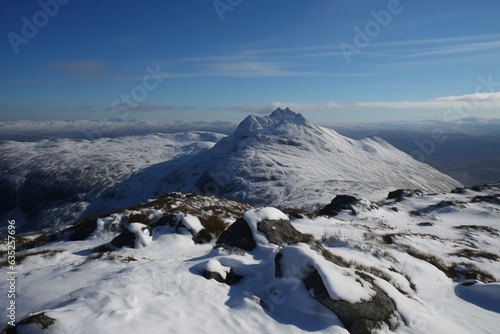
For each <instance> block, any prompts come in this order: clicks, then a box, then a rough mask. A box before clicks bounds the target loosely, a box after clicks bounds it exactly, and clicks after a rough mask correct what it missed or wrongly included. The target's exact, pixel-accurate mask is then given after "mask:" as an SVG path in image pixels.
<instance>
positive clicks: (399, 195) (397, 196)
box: [387, 189, 423, 202]
mask: <svg viewBox="0 0 500 334" xmlns="http://www.w3.org/2000/svg"><path fill="white" fill-rule="evenodd" d="M414 195H417V196H421V195H423V192H422V191H420V190H410V189H398V190H394V191H391V192H389V194H388V195H387V199H394V200H396V201H397V202H399V201H402V200H403V199H404V198H405V197H413V196H414Z"/></svg>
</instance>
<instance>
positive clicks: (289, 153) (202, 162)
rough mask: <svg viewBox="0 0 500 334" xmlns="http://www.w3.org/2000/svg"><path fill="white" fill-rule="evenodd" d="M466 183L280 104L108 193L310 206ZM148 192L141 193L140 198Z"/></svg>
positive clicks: (123, 197) (126, 198)
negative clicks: (190, 195)
mask: <svg viewBox="0 0 500 334" xmlns="http://www.w3.org/2000/svg"><path fill="white" fill-rule="evenodd" d="M139 185H140V186H139ZM459 186H461V184H460V183H459V182H457V181H456V180H453V179H452V178H450V177H449V176H446V175H444V174H442V173H440V172H439V171H437V170H435V169H434V168H432V167H430V166H428V165H425V164H422V163H420V162H418V161H416V160H414V159H413V158H411V157H410V156H409V155H407V154H406V153H403V152H401V151H399V150H397V149H396V148H394V147H393V146H392V145H390V144H389V143H387V142H385V141H383V140H382V139H379V138H365V139H362V140H353V139H350V138H347V137H344V136H341V135H339V134H338V133H336V132H335V131H333V130H330V129H326V128H323V127H320V126H317V125H315V124H313V123H311V122H309V121H307V120H306V119H305V118H304V117H303V116H302V115H301V114H298V113H295V112H293V111H291V110H290V109H288V108H286V109H279V108H278V109H276V110H275V111H274V112H273V113H271V115H269V116H255V115H250V116H248V117H246V118H245V119H244V120H243V121H242V122H241V123H240V124H239V126H238V127H237V129H236V130H235V131H234V132H233V133H232V134H230V135H229V136H227V137H225V138H222V139H221V140H220V141H219V142H217V143H216V144H215V145H214V146H213V147H212V148H211V149H209V150H206V151H203V152H201V153H198V154H194V155H192V156H187V157H186V156H183V157H181V158H180V159H178V160H172V161H168V162H166V163H164V164H158V165H156V166H153V167H152V168H151V169H149V170H144V171H141V172H139V173H138V174H136V175H135V176H133V177H131V178H130V179H128V180H126V181H125V182H124V183H122V184H120V185H117V186H116V187H112V189H109V190H108V191H107V192H106V194H105V198H107V199H109V198H113V197H114V198H119V201H121V204H122V206H125V205H130V204H132V203H133V202H134V201H137V200H139V201H144V200H146V199H147V198H146V197H148V196H152V197H153V196H157V195H161V194H164V193H168V192H171V191H181V192H195V193H200V194H214V195H220V196H223V197H227V198H231V199H236V200H240V201H245V202H249V203H251V204H255V205H271V206H278V207H300V208H306V209H311V208H313V207H317V206H318V205H323V204H326V203H327V202H328V201H330V200H331V198H333V197H334V196H335V195H336V194H339V193H352V194H354V195H357V196H361V197H367V198H369V199H371V200H379V199H382V198H383V197H384V196H385V195H386V194H387V193H388V192H389V191H390V190H395V189H400V188H408V189H420V190H423V191H425V192H442V191H449V190H451V189H453V188H455V187H459ZM131 189H133V190H132V191H131ZM141 192H142V193H143V195H141V196H142V199H141V198H140V197H137V196H136V195H137V194H139V193H141ZM96 212H97V211H96Z"/></svg>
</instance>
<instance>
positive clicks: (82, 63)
mask: <svg viewBox="0 0 500 334" xmlns="http://www.w3.org/2000/svg"><path fill="white" fill-rule="evenodd" d="M51 67H52V68H54V69H56V70H59V71H61V72H63V73H66V74H69V75H72V76H76V77H78V78H83V79H100V78H104V77H109V76H110V75H111V74H112V72H111V70H110V69H109V68H108V66H107V64H106V62H105V61H104V60H101V59H85V60H77V61H60V62H57V63H54V64H52V66H51Z"/></svg>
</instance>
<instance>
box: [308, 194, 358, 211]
mask: <svg viewBox="0 0 500 334" xmlns="http://www.w3.org/2000/svg"><path fill="white" fill-rule="evenodd" d="M358 202H359V200H358V199H357V198H356V197H354V196H349V195H337V196H335V198H334V199H333V200H332V201H331V203H330V204H327V205H326V206H325V207H324V208H323V209H321V210H319V212H318V213H319V214H320V215H326V216H336V215H338V214H339V213H340V211H342V210H351V214H356V210H355V209H354V208H353V205H354V204H356V203H358Z"/></svg>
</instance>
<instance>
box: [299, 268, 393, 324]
mask: <svg viewBox="0 0 500 334" xmlns="http://www.w3.org/2000/svg"><path fill="white" fill-rule="evenodd" d="M357 274H358V275H360V276H362V277H363V279H365V280H367V281H371V283H372V286H373V289H374V290H375V291H376V294H375V295H374V296H373V297H372V299H371V300H370V301H367V302H360V303H349V302H347V301H344V300H333V299H331V297H330V295H329V294H328V290H327V289H326V287H325V285H324V283H323V280H322V278H321V275H320V274H319V273H318V271H317V270H313V271H312V272H311V273H310V274H309V276H307V277H306V278H305V279H304V284H305V286H306V288H307V289H308V290H309V291H312V294H313V296H314V298H315V299H317V300H318V301H319V302H320V303H321V304H323V305H324V306H325V307H327V308H328V309H330V310H331V311H333V312H334V313H335V314H336V315H337V316H338V317H339V319H340V321H341V322H342V323H343V324H344V326H345V328H346V329H347V330H348V331H349V333H351V334H370V333H372V332H373V330H374V329H376V328H378V327H380V325H381V324H382V323H386V324H387V325H388V326H389V328H391V330H394V329H395V328H396V327H397V325H398V322H397V321H395V319H397V318H398V313H397V311H396V307H395V305H394V303H393V301H392V300H391V298H389V296H387V295H386V294H385V293H384V292H383V291H382V290H381V289H380V288H379V287H378V286H377V285H376V284H375V283H374V282H373V280H372V279H371V278H370V277H369V276H368V275H365V274H363V273H361V272H357Z"/></svg>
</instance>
